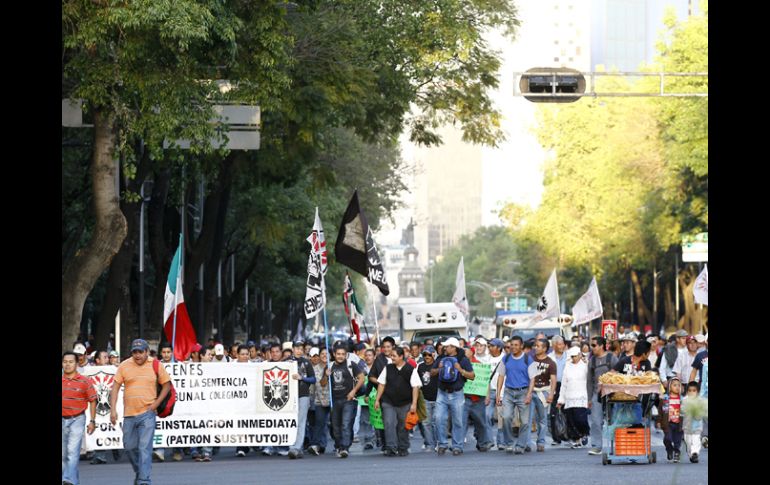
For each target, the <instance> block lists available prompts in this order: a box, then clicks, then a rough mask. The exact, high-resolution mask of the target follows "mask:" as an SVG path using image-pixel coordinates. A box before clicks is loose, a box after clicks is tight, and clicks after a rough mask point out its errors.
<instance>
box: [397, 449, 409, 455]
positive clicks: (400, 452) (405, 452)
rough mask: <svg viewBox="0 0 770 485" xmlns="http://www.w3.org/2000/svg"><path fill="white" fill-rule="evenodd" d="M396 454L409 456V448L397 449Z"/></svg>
mask: <svg viewBox="0 0 770 485" xmlns="http://www.w3.org/2000/svg"><path fill="white" fill-rule="evenodd" d="M398 456H409V450H399V451H398Z"/></svg>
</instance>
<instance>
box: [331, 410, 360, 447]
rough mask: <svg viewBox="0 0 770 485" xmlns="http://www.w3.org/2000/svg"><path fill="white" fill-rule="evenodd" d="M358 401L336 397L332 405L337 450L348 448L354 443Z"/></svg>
mask: <svg viewBox="0 0 770 485" xmlns="http://www.w3.org/2000/svg"><path fill="white" fill-rule="evenodd" d="M357 406H358V401H357V400H355V399H353V400H352V401H343V400H342V399H335V400H334V406H332V428H333V429H334V446H335V447H336V448H337V451H342V450H347V449H348V448H350V445H351V443H353V422H354V421H355V419H356V407H357Z"/></svg>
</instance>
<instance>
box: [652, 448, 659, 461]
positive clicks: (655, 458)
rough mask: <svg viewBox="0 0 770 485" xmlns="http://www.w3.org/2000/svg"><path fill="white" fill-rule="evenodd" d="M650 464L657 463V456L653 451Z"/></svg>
mask: <svg viewBox="0 0 770 485" xmlns="http://www.w3.org/2000/svg"><path fill="white" fill-rule="evenodd" d="M652 462H653V463H657V462H658V454H657V452H655V451H653V452H652Z"/></svg>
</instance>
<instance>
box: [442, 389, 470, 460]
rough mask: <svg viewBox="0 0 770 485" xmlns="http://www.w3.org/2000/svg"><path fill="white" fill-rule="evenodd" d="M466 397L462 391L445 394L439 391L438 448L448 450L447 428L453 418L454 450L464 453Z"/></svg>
mask: <svg viewBox="0 0 770 485" xmlns="http://www.w3.org/2000/svg"><path fill="white" fill-rule="evenodd" d="M464 403H465V396H464V395H463V392H462V390H460V391H455V392H445V391H443V390H441V389H439V390H438V396H437V397H436V429H437V432H438V447H439V448H448V446H447V427H448V424H449V423H448V422H447V421H448V419H449V416H450V414H451V416H452V450H460V451H463V441H464V440H465V436H463V431H464V428H463V404H464Z"/></svg>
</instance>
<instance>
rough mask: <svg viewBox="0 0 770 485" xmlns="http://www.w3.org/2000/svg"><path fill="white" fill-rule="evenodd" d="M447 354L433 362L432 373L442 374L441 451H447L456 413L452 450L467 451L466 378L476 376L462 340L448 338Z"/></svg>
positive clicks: (439, 397)
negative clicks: (464, 392)
mask: <svg viewBox="0 0 770 485" xmlns="http://www.w3.org/2000/svg"><path fill="white" fill-rule="evenodd" d="M444 349H445V353H444V355H442V356H440V357H439V358H438V359H437V360H436V362H434V364H433V369H431V371H430V375H431V377H438V394H437V396H436V426H437V433H438V454H439V455H443V454H444V453H446V450H447V448H448V446H447V433H448V425H449V415H450V413H451V416H452V454H453V455H455V456H457V455H462V454H463V442H464V441H465V436H463V431H464V428H463V404H464V401H465V399H464V395H463V392H462V391H463V387H464V386H465V381H466V380H468V379H470V380H473V379H475V378H476V374H474V372H473V366H472V365H471V362H470V361H469V360H468V358H467V357H465V353H464V352H462V349H461V347H460V342H459V341H458V340H457V339H456V338H454V337H451V338H449V339H447V341H446V342H444Z"/></svg>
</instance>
